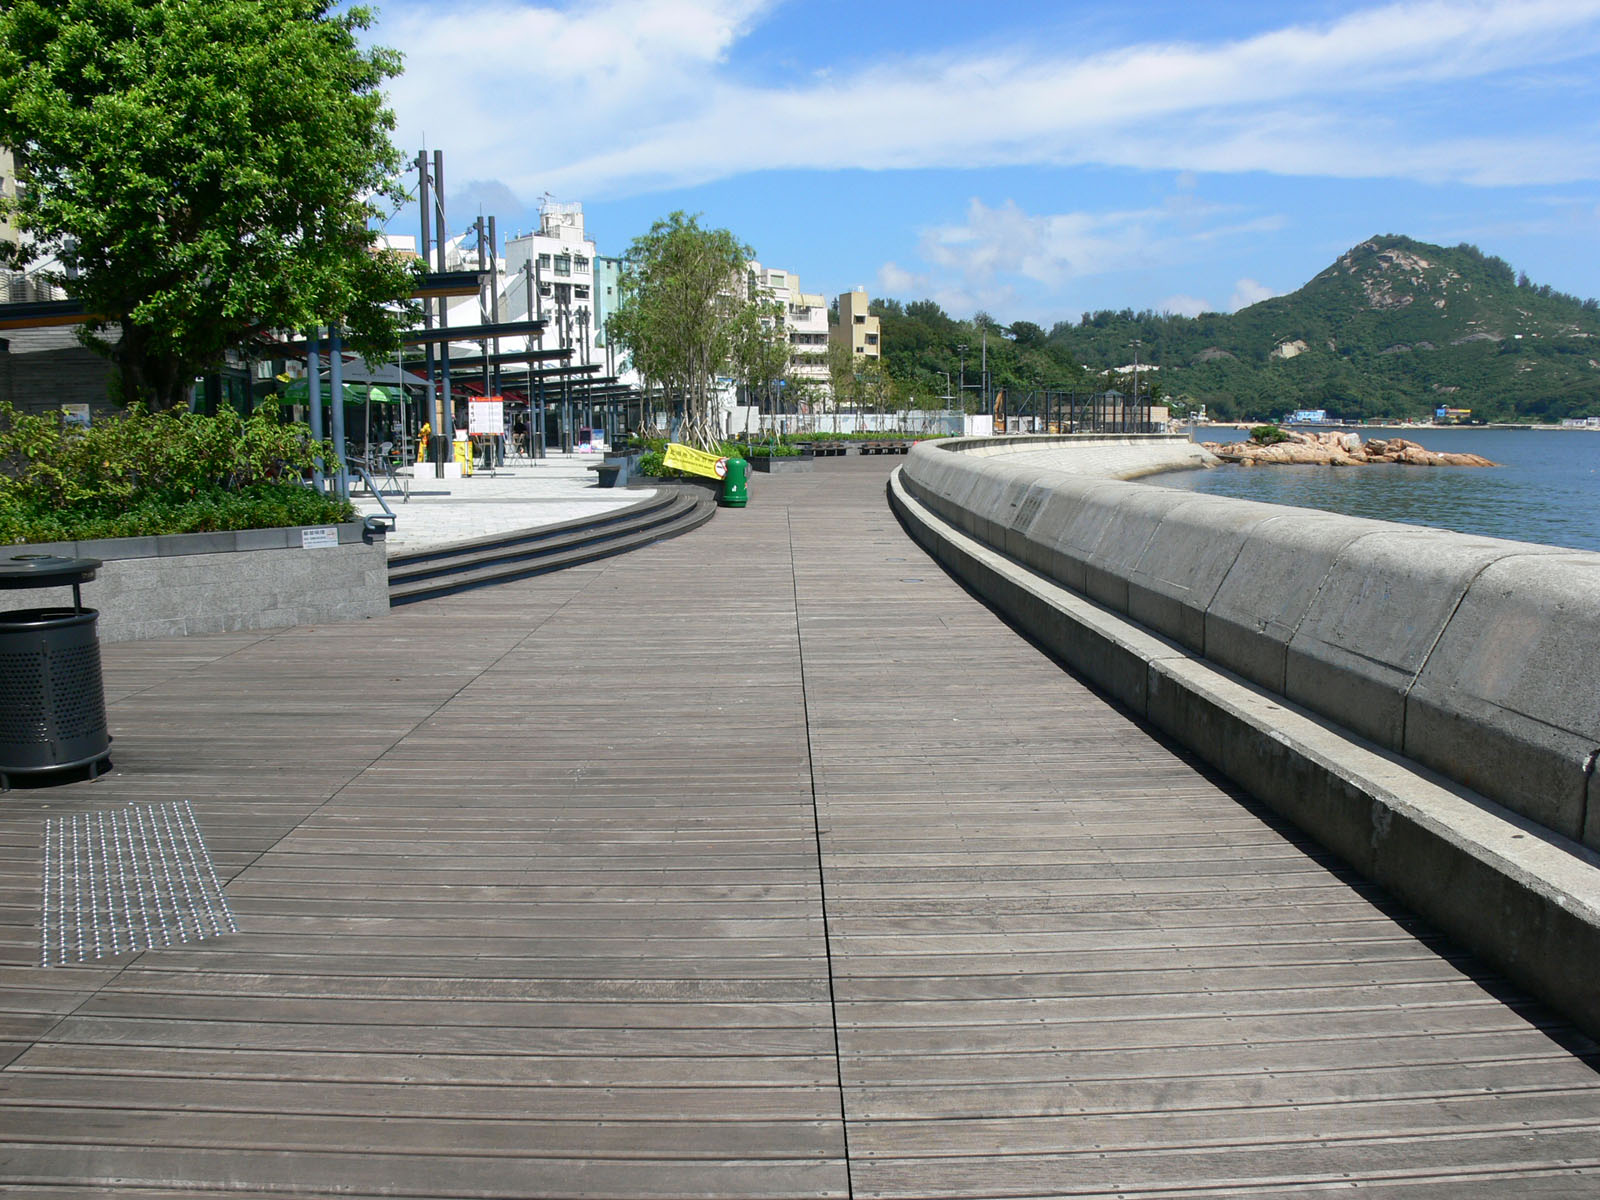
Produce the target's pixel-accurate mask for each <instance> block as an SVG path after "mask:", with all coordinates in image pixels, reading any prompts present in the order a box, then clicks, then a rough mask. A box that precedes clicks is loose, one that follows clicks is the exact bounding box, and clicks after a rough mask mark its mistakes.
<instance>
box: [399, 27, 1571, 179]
mask: <svg viewBox="0 0 1600 1200" xmlns="http://www.w3.org/2000/svg"><path fill="white" fill-rule="evenodd" d="M768 7H771V4H770V2H764V0H611V2H609V3H600V4H598V5H595V6H593V7H588V8H573V9H570V10H569V9H556V8H553V7H547V6H534V5H528V4H517V3H515V2H514V0H490V2H488V3H482V4H475V3H472V2H470V0H469V2H467V3H463V4H455V5H449V6H431V5H430V6H426V7H418V8H412V9H408V10H402V11H401V13H400V15H398V16H396V17H389V18H386V19H385V21H384V24H383V26H382V28H381V29H380V30H379V31H378V33H379V40H383V41H387V42H390V43H394V44H398V45H400V46H402V47H405V48H408V49H409V51H410V61H409V68H408V73H407V75H406V76H405V77H404V78H403V79H401V80H398V81H396V83H395V86H394V87H393V89H392V95H393V99H394V103H395V107H396V110H397V112H398V114H399V116H400V121H401V136H402V138H404V139H407V140H406V144H407V145H410V144H412V143H414V142H415V141H416V139H417V138H418V137H420V135H421V131H422V129H423V128H424V127H425V128H426V129H427V130H428V132H429V134H430V136H431V137H432V138H433V139H434V140H436V141H437V140H438V138H439V137H440V136H441V135H444V134H445V133H446V132H447V131H448V136H449V138H450V139H451V140H450V145H449V147H448V148H449V150H450V153H451V156H452V159H453V160H455V161H459V162H460V163H461V164H462V166H463V167H464V168H465V170H466V171H467V172H468V173H469V174H475V175H484V176H492V177H499V178H504V179H506V180H507V181H508V182H509V183H510V184H511V185H512V186H513V187H515V188H517V189H519V190H521V191H524V192H526V193H529V194H532V193H534V192H537V191H542V190H544V189H545V188H550V189H552V190H554V191H556V192H557V193H558V194H563V195H603V194H613V195H614V194H620V193H624V192H638V191H644V190H650V189H652V188H656V187H666V186H683V185H689V184H694V183H701V182H706V181H710V180H713V179H718V178H723V177H727V176H731V175H736V174H742V173H745V172H748V171H753V170H761V169H767V168H817V169H830V168H840V167H864V168H885V167H891V168H892V167H905V168H912V167H938V166H963V167H971V166H995V165H1002V164H1081V163H1101V164H1112V165H1121V166H1133V167H1142V168H1162V169H1176V170H1184V171H1272V172H1280V173H1288V174H1304V175H1313V176H1342V177H1362V176H1379V177H1405V178H1414V179H1430V180H1434V179H1444V180H1459V181H1464V182H1469V183H1476V184H1501V183H1511V182H1516V183H1538V182H1557V181H1579V180H1592V179H1594V178H1597V177H1600V147H1597V143H1596V139H1594V138H1593V137H1592V136H1585V137H1582V138H1579V137H1574V136H1571V135H1570V133H1569V132H1568V131H1564V130H1563V129H1562V128H1561V119H1562V114H1560V113H1558V112H1556V111H1555V110H1552V112H1551V122H1552V124H1551V127H1550V128H1549V129H1547V130H1545V131H1543V132H1542V133H1541V134H1540V135H1538V136H1512V135H1509V134H1508V135H1506V136H1491V135H1488V134H1480V135H1477V136H1440V134H1439V131H1438V128H1437V126H1436V124H1435V123H1434V122H1432V121H1426V120H1420V119H1419V120H1418V121H1417V122H1416V124H1415V126H1414V127H1410V126H1408V125H1407V124H1406V121H1405V117H1404V115H1403V107H1404V106H1402V105H1395V104H1393V103H1391V101H1392V100H1393V99H1394V98H1395V97H1397V96H1410V95H1412V94H1415V93H1416V92H1417V91H1418V90H1420V91H1421V93H1422V94H1425V95H1433V94H1435V93H1437V92H1438V91H1439V89H1441V88H1445V87H1448V86H1450V85H1452V84H1455V83H1458V82H1461V81H1474V80H1483V79H1487V78H1490V77H1493V76H1494V75H1496V74H1497V73H1500V72H1504V71H1507V70H1511V69H1515V68H1519V67H1529V66H1534V67H1538V68H1540V69H1541V70H1547V69H1549V67H1550V66H1551V65H1552V64H1559V63H1562V62H1570V61H1572V60H1573V59H1574V58H1576V57H1579V56H1581V55H1584V54H1588V53H1592V52H1593V51H1594V50H1595V49H1596V47H1597V45H1600V0H1421V2H1417V0H1399V2H1395V3H1390V4H1387V5H1382V6H1379V7H1374V8H1369V9H1366V10H1363V11H1359V12H1356V13H1353V14H1350V15H1347V16H1345V17H1342V18H1340V19H1338V20H1336V21H1332V22H1330V23H1326V24H1320V25H1310V24H1308V25H1302V26H1288V27H1284V28H1281V29H1277V30H1272V31H1269V32H1266V33H1262V34H1259V35H1257V36H1253V37H1247V38H1241V39H1237V40H1234V41H1230V42H1220V43H1215V44H1178V43H1171V44H1168V43H1148V44H1142V45H1134V46H1128V47H1125V48H1121V49H1115V50H1111V51H1105V52H1101V53H1097V54H1090V55H1087V56H1083V55H1080V54H1078V53H1075V52H1073V51H1071V50H1056V49H1054V48H1052V47H1043V48H1041V47H1038V46H1034V45H1031V44H1028V45H1019V46H1018V47H1017V48H1015V49H1011V50H1005V49H1000V50H993V51H988V52H981V53H979V54H972V53H969V52H968V51H966V50H965V49H963V50H952V51H950V52H949V53H947V54H942V55H928V56H923V57H920V58H915V59H902V60H898V61H896V62H894V63H891V64H886V65H872V64H868V65H866V66H865V67H860V68H854V69H851V68H845V67H835V68H834V69H832V70H829V71H826V72H823V73H819V74H818V75H817V76H815V77H812V78H809V79H808V80H806V81H805V82H804V83H801V84H799V85H795V86H765V85H752V84H749V83H744V82H739V81H737V80H736V79H735V78H734V77H733V75H732V73H730V72H727V71H726V70H724V69H723V64H724V62H725V61H726V59H727V58H728V56H729V55H730V54H731V53H732V52H733V50H734V48H735V47H736V45H737V43H738V41H739V39H740V37H741V36H742V35H743V34H744V33H745V32H746V31H747V30H748V29H749V28H750V27H751V25H752V23H753V22H755V21H756V20H758V19H759V18H760V17H761V15H762V14H763V12H764V11H765V10H766V9H767V8H768ZM1335 97H1336V98H1337V99H1336V100H1335V99H1333V98H1335ZM1469 102H1470V98H1469ZM507 114H511V115H510V116H509V117H508V116H507ZM862 114H871V119H870V120H863V119H862Z"/></svg>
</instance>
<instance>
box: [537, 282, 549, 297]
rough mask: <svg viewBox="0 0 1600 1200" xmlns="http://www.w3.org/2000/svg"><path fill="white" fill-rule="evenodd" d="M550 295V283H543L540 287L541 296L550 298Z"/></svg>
mask: <svg viewBox="0 0 1600 1200" xmlns="http://www.w3.org/2000/svg"><path fill="white" fill-rule="evenodd" d="M549 294H550V285H549V284H548V283H541V284H540V285H539V295H541V296H548V295H549Z"/></svg>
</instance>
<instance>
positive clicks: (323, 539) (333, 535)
mask: <svg viewBox="0 0 1600 1200" xmlns="http://www.w3.org/2000/svg"><path fill="white" fill-rule="evenodd" d="M338 544H339V531H338V530H337V529H335V528H333V526H331V525H330V526H327V527H325V528H322V529H302V530H301V531H300V548H301V549H302V550H327V549H329V548H330V547H334V546H337V545H338Z"/></svg>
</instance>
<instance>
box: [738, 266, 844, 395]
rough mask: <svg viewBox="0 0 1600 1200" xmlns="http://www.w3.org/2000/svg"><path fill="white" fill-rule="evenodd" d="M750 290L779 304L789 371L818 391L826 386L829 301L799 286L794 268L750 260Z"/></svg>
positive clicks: (757, 295) (753, 293)
mask: <svg viewBox="0 0 1600 1200" xmlns="http://www.w3.org/2000/svg"><path fill="white" fill-rule="evenodd" d="M749 271H750V286H751V294H752V295H753V296H754V297H755V298H756V299H759V300H770V301H774V302H776V303H778V304H780V305H782V311H783V328H784V331H785V333H786V334H787V335H788V339H789V373H790V374H791V375H793V376H794V377H796V378H797V379H803V380H806V381H808V382H810V383H812V384H813V385H815V386H816V387H817V388H818V389H820V390H821V391H826V390H827V387H828V302H827V301H826V300H824V299H823V298H822V296H820V295H815V294H812V293H810V292H806V291H803V290H801V287H800V277H799V276H798V275H796V274H795V273H794V272H793V271H781V270H778V269H777V268H775V267H763V266H762V265H761V264H760V263H758V262H751V263H750V264H749Z"/></svg>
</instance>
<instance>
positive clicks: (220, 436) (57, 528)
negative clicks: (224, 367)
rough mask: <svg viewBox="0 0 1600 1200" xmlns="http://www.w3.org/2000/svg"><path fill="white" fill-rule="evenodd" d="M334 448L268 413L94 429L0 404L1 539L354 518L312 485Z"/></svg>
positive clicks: (119, 418)
mask: <svg viewBox="0 0 1600 1200" xmlns="http://www.w3.org/2000/svg"><path fill="white" fill-rule="evenodd" d="M332 454H333V448H332V446H331V445H329V444H328V443H326V442H317V441H315V440H313V439H312V437H311V431H310V429H308V428H307V427H306V426H304V425H296V424H284V423H281V422H280V421H279V420H278V419H277V417H276V416H275V415H274V414H273V413H271V412H269V411H258V412H257V413H256V414H255V415H253V416H251V417H250V418H249V419H245V418H243V417H241V416H239V414H238V413H236V412H233V411H231V410H228V411H225V412H223V413H221V414H219V415H218V416H215V417H207V416H204V415H201V414H198V413H185V412H164V413H149V412H146V411H145V410H144V409H142V408H138V407H133V408H130V409H129V410H128V411H127V412H126V413H123V414H120V415H116V416H109V417H104V418H102V419H101V420H100V421H99V422H98V423H96V424H95V425H92V426H90V427H89V428H86V429H84V428H77V427H67V426H64V425H63V424H62V422H61V420H60V417H59V415H58V414H55V413H43V414H32V413H19V412H17V411H16V410H15V409H14V408H12V406H11V405H10V404H7V403H4V402H0V542H6V543H15V542H56V541H74V540H78V539H86V538H108V537H137V536H149V535H156V534H167V533H198V532H212V531H220V530H229V529H264V528H269V527H273V526H281V525H321V524H328V523H332V522H338V521H346V520H352V519H354V516H355V510H354V508H353V507H352V506H351V505H350V504H349V503H347V502H345V501H341V500H333V499H330V498H329V497H327V496H324V495H321V494H319V493H317V492H315V491H312V490H311V489H310V488H307V487H305V486H304V485H303V483H302V480H303V478H304V476H305V474H306V473H308V472H309V471H310V470H311V469H312V466H313V464H314V462H315V460H316V458H317V457H318V456H322V457H323V458H324V459H325V460H326V459H331V458H332Z"/></svg>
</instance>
